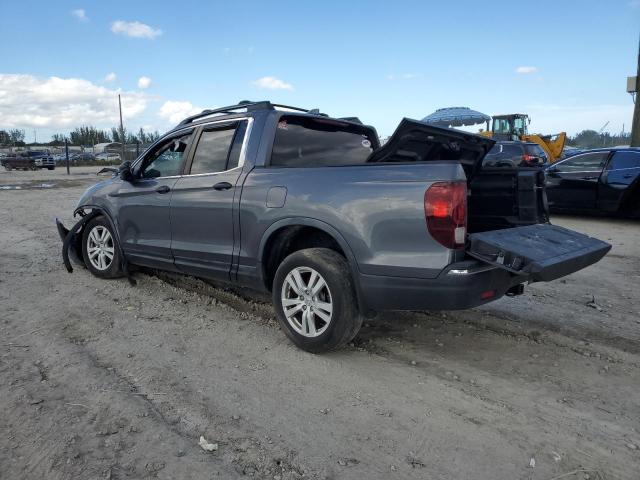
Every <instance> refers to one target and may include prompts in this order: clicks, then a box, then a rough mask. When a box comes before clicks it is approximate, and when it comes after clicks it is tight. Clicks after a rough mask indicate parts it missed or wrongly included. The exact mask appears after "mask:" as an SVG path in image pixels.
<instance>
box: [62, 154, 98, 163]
mask: <svg viewBox="0 0 640 480" xmlns="http://www.w3.org/2000/svg"><path fill="white" fill-rule="evenodd" d="M95 159H96V156H95V155H94V154H93V153H88V152H82V153H74V154H73V155H71V156H70V157H69V160H71V161H72V162H93V161H95Z"/></svg>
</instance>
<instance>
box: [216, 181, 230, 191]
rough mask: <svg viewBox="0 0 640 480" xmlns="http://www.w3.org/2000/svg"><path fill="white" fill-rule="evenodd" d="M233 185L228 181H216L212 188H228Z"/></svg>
mask: <svg viewBox="0 0 640 480" xmlns="http://www.w3.org/2000/svg"><path fill="white" fill-rule="evenodd" d="M231 187H233V185H231V184H230V183H229V182H218V183H216V184H215V185H214V186H213V189H214V190H229V189H230V188H231Z"/></svg>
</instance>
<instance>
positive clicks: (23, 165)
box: [0, 153, 38, 170]
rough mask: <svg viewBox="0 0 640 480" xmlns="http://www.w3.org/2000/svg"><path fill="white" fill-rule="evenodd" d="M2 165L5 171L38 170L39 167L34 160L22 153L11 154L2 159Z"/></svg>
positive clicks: (0, 162) (0, 161)
mask: <svg viewBox="0 0 640 480" xmlns="http://www.w3.org/2000/svg"><path fill="white" fill-rule="evenodd" d="M0 164H2V166H3V167H4V168H5V170H37V169H38V166H37V165H36V161H35V160H34V159H33V158H30V157H28V156H26V155H23V154H22V153H10V154H8V155H7V156H6V157H4V158H2V159H0Z"/></svg>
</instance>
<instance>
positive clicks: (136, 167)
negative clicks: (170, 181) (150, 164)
mask: <svg viewBox="0 0 640 480" xmlns="http://www.w3.org/2000/svg"><path fill="white" fill-rule="evenodd" d="M195 130H196V129H195V128H193V127H190V128H185V129H184V130H178V131H177V132H174V133H172V134H170V135H167V136H166V137H163V138H161V139H160V140H158V141H157V142H156V143H155V144H154V145H152V146H151V147H150V148H148V149H147V151H146V152H144V153H143V154H142V155H141V156H140V158H139V159H137V160H136V161H135V163H134V164H133V166H132V169H133V172H134V173H133V174H134V177H135V179H136V180H151V179H153V180H157V179H160V178H178V177H180V176H182V172H183V171H184V166H185V164H186V161H187V159H189V158H190V155H191V150H192V146H193V136H194V132H195ZM186 135H190V136H191V139H190V140H189V143H188V145H187V148H186V149H185V151H184V155H183V156H182V165H181V166H180V168H179V169H178V172H179V173H178V174H176V175H166V176H160V177H149V178H145V177H142V176H141V174H142V168H143V166H144V164H145V162H146V160H147V159H148V158H149V157H150V156H151V155H154V154H155V153H156V152H157V151H158V150H159V149H160V148H164V147H165V146H166V144H168V143H169V142H170V141H173V140H175V139H177V138H180V137H184V136H186Z"/></svg>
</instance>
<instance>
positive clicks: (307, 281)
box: [280, 267, 333, 337]
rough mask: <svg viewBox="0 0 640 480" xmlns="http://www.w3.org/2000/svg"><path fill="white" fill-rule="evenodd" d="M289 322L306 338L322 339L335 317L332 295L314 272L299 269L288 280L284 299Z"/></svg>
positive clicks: (285, 283) (284, 287) (285, 313)
mask: <svg viewBox="0 0 640 480" xmlns="http://www.w3.org/2000/svg"><path fill="white" fill-rule="evenodd" d="M280 299H281V302H282V309H283V311H284V316H285V318H286V319H287V322H288V323H289V325H290V326H291V328H293V329H294V330H295V331H296V332H297V333H299V334H300V335H302V336H305V337H317V336H319V335H322V334H323V333H324V332H325V331H326V330H327V328H328V327H329V324H330V323H331V318H332V315H333V301H332V299H331V291H330V290H329V286H328V285H327V282H326V281H325V279H324V278H322V275H320V274H319V273H318V272H317V271H315V270H314V269H313V268H309V267H296V268H294V269H293V270H291V271H290V272H289V273H288V274H287V276H286V277H285V280H284V283H283V284H282V292H281V296H280Z"/></svg>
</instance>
